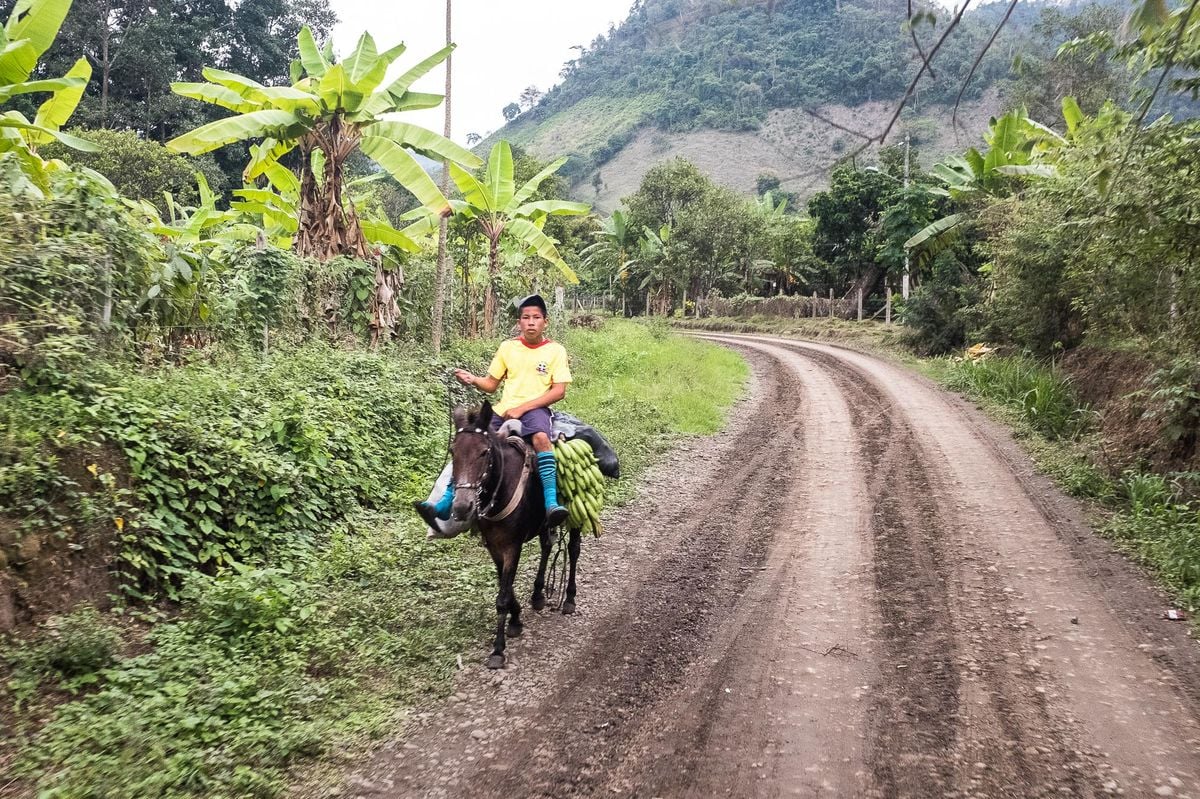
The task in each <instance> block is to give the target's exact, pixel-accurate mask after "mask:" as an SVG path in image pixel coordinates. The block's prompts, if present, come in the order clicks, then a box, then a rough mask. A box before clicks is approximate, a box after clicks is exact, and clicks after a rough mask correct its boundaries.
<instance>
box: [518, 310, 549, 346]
mask: <svg viewBox="0 0 1200 799" xmlns="http://www.w3.org/2000/svg"><path fill="white" fill-rule="evenodd" d="M519 324H520V327H521V335H522V336H523V337H524V339H525V340H526V341H528V342H529V343H530V344H536V343H538V342H539V341H541V340H542V334H543V333H545V331H546V317H545V316H543V315H542V309H541V308H534V307H529V308H522V309H521V319H520V322H519Z"/></svg>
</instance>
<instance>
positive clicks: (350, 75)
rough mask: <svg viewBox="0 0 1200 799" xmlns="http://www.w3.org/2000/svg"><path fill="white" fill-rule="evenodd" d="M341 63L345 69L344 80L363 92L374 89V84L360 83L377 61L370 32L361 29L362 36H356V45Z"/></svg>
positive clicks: (377, 56)
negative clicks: (363, 84)
mask: <svg viewBox="0 0 1200 799" xmlns="http://www.w3.org/2000/svg"><path fill="white" fill-rule="evenodd" d="M342 63H343V65H344V67H345V70H346V80H347V81H349V83H350V85H352V86H354V87H355V88H356V89H358V90H359V91H362V92H364V93H367V92H372V91H374V90H375V86H369V87H366V86H362V85H360V84H362V83H363V82H364V81H365V80H366V78H367V76H368V75H370V74H371V72H372V71H374V70H375V67H376V66H377V65H378V63H379V51H378V50H377V49H376V47H375V40H374V39H373V38H371V34H369V33H367V32H366V31H363V34H362V36H360V37H358V45H357V46H356V47H355V48H354V52H353V53H351V54H350V57H349V58H347V59H346V60H345V61H344V62H342ZM377 85H378V84H376V86H377Z"/></svg>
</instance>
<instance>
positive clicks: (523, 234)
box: [505, 219, 579, 283]
mask: <svg viewBox="0 0 1200 799" xmlns="http://www.w3.org/2000/svg"><path fill="white" fill-rule="evenodd" d="M505 232H507V233H508V234H509V235H510V236H512V237H513V238H514V239H516V240H517V241H518V242H520V243H521V244H523V245H524V246H526V247H529V248H531V249H532V250H534V251H535V252H536V253H537V254H538V255H540V256H541V257H542V258H545V259H546V260H547V261H549V262H550V263H552V264H554V265H555V266H557V267H558V269H559V271H561V272H562V273H563V276H564V277H565V278H566V279H567V281H568V282H570V283H578V282H579V277H578V275H576V274H575V271H574V270H573V269H571V267H570V266H569V265H568V264H567V262H566V261H564V260H563V259H562V256H561V255H559V254H558V248H557V247H555V246H554V242H553V241H552V240H551V239H550V237H549V236H547V235H546V234H545V233H543V232H542V231H541V230H539V229H538V226H537V225H535V224H533V223H532V222H530V221H529V220H528V219H514V220H512V221H511V222H509V223H508V225H507V227H505Z"/></svg>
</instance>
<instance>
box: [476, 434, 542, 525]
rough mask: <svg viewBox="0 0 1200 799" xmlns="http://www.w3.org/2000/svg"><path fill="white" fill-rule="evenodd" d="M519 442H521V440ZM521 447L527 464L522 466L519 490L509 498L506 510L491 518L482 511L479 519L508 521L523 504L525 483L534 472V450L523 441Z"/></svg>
mask: <svg viewBox="0 0 1200 799" xmlns="http://www.w3.org/2000/svg"><path fill="white" fill-rule="evenodd" d="M517 440H518V441H521V439H517ZM521 447H522V449H524V450H525V463H524V464H522V465H521V479H520V480H518V481H517V488H516V490H515V491H513V494H512V497H510V498H509V500H508V504H507V505H505V506H504V509H503V510H502V511H500V512H499V513H497V514H496V515H495V516H489V515H488V514H487V513H485V512H483V511H480V513H479V518H481V519H483V520H484V521H488V522H498V521H502V520H504V519H507V518H508V517H509V516H511V515H512V512H513V511H515V510H516V509H517V506H518V505H520V504H521V500H522V499H524V497H525V483H527V482H528V481H529V475H530V474H531V473H532V472H533V469H531V468H530V462H531V460H532V454H533V448H532V447H530V446H529V445H528V444H526V443H525V442H524V441H521ZM496 488H497V490H499V488H500V485H499V484H497V485H496ZM488 508H489V509H490V508H491V505H489V506H488Z"/></svg>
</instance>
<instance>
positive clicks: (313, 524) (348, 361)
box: [0, 262, 745, 797]
mask: <svg viewBox="0 0 1200 799" xmlns="http://www.w3.org/2000/svg"><path fill="white" fill-rule="evenodd" d="M296 264H297V265H298V264H299V262H296ZM558 335H559V337H560V338H562V339H564V340H565V341H566V343H567V346H568V347H569V348H570V351H571V352H572V355H573V360H574V364H573V366H574V369H575V371H576V373H577V383H576V385H575V387H574V388H573V389H572V393H571V396H570V397H569V399H568V401H567V403H566V406H567V407H569V409H570V410H572V411H574V412H575V413H577V414H579V415H581V416H583V417H584V418H587V419H588V420H589V421H592V422H593V423H595V424H596V425H597V426H598V427H599V428H600V429H602V430H605V432H607V433H609V434H610V438H611V440H612V443H613V444H614V446H615V447H616V448H617V449H618V451H619V452H620V453H621V454H622V459H623V463H622V466H623V472H624V473H625V474H626V475H627V478H626V479H631V478H632V479H636V475H637V474H638V473H639V472H640V471H641V470H642V469H643V468H644V467H645V466H646V465H647V464H648V463H649V462H650V461H651V460H652V459H653V457H654V456H655V454H656V453H658V452H660V451H661V450H662V449H663V448H664V447H665V446H667V444H668V443H669V442H670V441H672V440H673V439H674V438H676V437H677V436H679V435H682V434H699V433H706V432H711V431H713V430H715V429H716V428H717V426H718V425H719V424H720V423H721V419H722V413H721V410H722V408H724V407H725V406H727V405H728V404H729V403H730V402H731V401H732V399H733V398H734V397H735V396H736V395H737V393H738V392H739V391H740V386H741V383H742V380H743V379H744V376H745V366H744V364H742V363H741V362H740V360H739V359H738V358H736V356H734V355H732V354H731V353H728V352H726V351H723V350H719V349H716V348H713V347H709V346H707V345H702V344H700V343H697V342H679V341H677V340H675V339H674V338H673V337H671V336H668V335H667V333H666V331H665V330H663V329H659V328H653V327H644V326H636V325H632V324H628V325H626V326H622V327H614V326H609V327H607V328H605V329H604V330H602V331H598V332H591V331H583V330H562V332H561V334H558ZM231 343H232V342H231ZM277 347H278V348H277V349H276V350H275V351H274V352H273V353H272V354H271V355H270V356H268V357H263V356H262V355H261V354H259V353H255V352H252V351H246V350H244V349H239V348H229V347H227V346H224V345H222V346H217V347H210V348H209V349H208V350H207V351H206V352H205V353H204V355H203V356H202V357H195V358H193V359H192V362H191V363H190V364H188V365H186V366H171V365H164V366H161V367H157V368H153V369H149V370H147V369H145V368H144V367H139V366H138V365H137V364H135V363H120V362H115V363H113V362H110V363H108V364H106V365H104V366H103V367H98V368H94V369H86V370H83V371H76V372H74V373H73V375H72V378H73V381H78V382H76V383H73V385H72V387H71V388H70V389H64V390H59V391H55V392H47V391H44V390H41V389H40V388H39V387H37V386H29V387H28V388H25V389H18V390H15V391H12V392H9V393H7V394H6V395H4V396H3V398H2V401H0V415H2V417H3V420H4V423H5V429H8V430H13V431H20V435H19V437H18V438H17V439H16V440H13V439H10V440H9V441H7V442H6V445H5V450H4V452H3V459H2V461H0V463H2V465H3V472H4V475H5V480H4V481H3V482H0V486H3V488H4V494H3V495H2V496H3V500H4V502H3V504H4V507H5V509H6V514H7V513H10V512H13V511H15V510H16V507H15V505H16V503H18V502H23V501H27V500H28V499H29V498H38V499H41V500H44V502H43V503H42V504H41V505H40V506H39V507H37V508H33V509H30V510H28V511H26V512H24V513H22V515H21V517H20V518H21V519H22V525H21V529H20V531H19V532H20V535H21V537H22V538H29V537H41V538H43V539H44V540H47V541H48V542H49V541H50V540H53V537H54V531H56V530H74V531H75V534H74V535H73V536H71V537H70V538H69V539H68V542H69V543H70V544H73V545H76V546H78V547H80V548H82V547H84V546H86V547H92V548H97V549H103V548H111V550H112V551H113V556H114V557H115V564H116V566H117V568H118V573H117V579H118V581H119V582H118V585H117V586H115V587H117V588H123V589H125V592H126V593H127V595H129V596H131V597H132V598H135V599H153V598H154V596H169V597H172V598H173V599H174V600H176V602H175V603H172V604H170V605H167V606H162V605H157V604H150V605H147V604H144V603H142V602H134V603H128V602H124V601H118V603H117V606H116V607H117V608H118V609H122V608H123V609H124V614H125V616H126V617H128V620H127V621H125V622H121V621H119V618H120V617H112V616H107V617H102V616H97V615H96V614H95V613H94V612H93V611H91V610H87V609H83V610H80V611H76V612H75V613H72V614H69V615H66V616H63V617H59V618H56V619H52V620H51V621H50V622H49V623H48V624H47V625H46V626H45V627H43V628H42V631H41V632H40V633H39V634H38V635H36V636H33V637H32V638H31V639H30V641H29V643H27V644H26V645H25V646H23V647H10V649H9V650H8V652H9V655H8V657H7V660H8V665H9V670H10V672H9V675H8V682H7V688H5V689H4V690H3V694H4V698H5V707H3V708H0V713H2V714H3V715H4V717H5V718H6V720H7V721H8V722H9V723H10V724H11V725H12V726H11V730H12V734H11V735H12V737H10V738H9V739H8V740H7V742H6V748H5V749H0V758H4V759H5V760H7V761H8V762H10V763H11V764H12V765H11V773H12V774H13V776H19V777H21V778H22V779H28V780H30V781H31V782H32V783H33V784H36V786H37V788H38V790H39V791H45V792H46V794H45V795H49V796H106V797H119V796H128V797H138V796H146V795H156V796H189V795H196V796H217V795H231V796H244V795H275V794H277V793H278V792H279V791H280V790H281V789H282V788H283V787H285V786H286V770H287V768H288V767H289V766H290V765H292V764H294V763H296V762H297V761H298V759H302V758H305V757H311V756H313V755H317V754H319V753H321V752H324V751H327V750H329V749H330V748H331V747H335V746H338V745H339V744H341V743H345V742H348V741H351V740H353V739H354V738H355V737H357V736H360V735H363V734H365V733H369V732H371V731H373V730H382V729H384V728H385V725H386V724H388V723H389V722H392V721H394V719H395V716H396V713H397V712H399V711H400V710H401V709H402V708H403V707H405V706H407V705H409V704H411V703H414V702H416V701H418V700H420V699H421V698H422V697H426V696H428V695H429V693H430V692H435V693H436V692H437V691H439V690H442V689H443V688H444V687H445V686H446V685H447V680H448V677H449V676H450V675H451V674H452V673H453V671H454V668H455V663H456V657H457V656H459V655H462V656H464V657H468V658H469V657H471V652H472V650H473V648H474V646H475V643H476V642H477V641H478V639H479V637H480V635H481V633H482V631H484V630H485V629H486V623H485V619H486V617H487V616H488V615H489V607H490V605H489V601H488V600H489V597H490V596H491V591H492V590H493V587H494V586H493V580H494V576H493V574H492V572H493V569H492V566H491V563H490V561H488V559H487V558H486V555H485V553H484V552H483V551H482V550H480V549H479V547H478V546H477V545H475V542H474V541H473V540H471V539H470V538H469V537H464V538H463V539H461V540H458V541H454V542H449V543H447V542H439V543H436V544H431V543H427V542H426V541H425V540H424V537H423V535H424V534H423V531H422V530H421V529H420V527H419V524H418V521H417V519H416V517H415V516H414V515H411V514H408V513H405V512H403V509H404V508H406V507H407V504H408V503H409V502H410V501H411V500H413V499H414V498H418V497H420V496H423V495H424V493H425V491H426V490H427V487H428V482H429V480H430V479H431V476H432V473H433V472H434V471H436V469H437V468H438V465H439V464H440V463H441V460H442V458H443V457H444V447H445V432H446V430H445V424H446V421H445V420H446V407H445V403H446V394H445V389H444V387H443V382H442V380H443V378H444V374H445V370H446V368H447V366H448V365H449V364H451V363H467V364H471V365H472V366H479V365H481V364H482V363H484V362H485V360H486V358H487V357H489V354H490V349H491V345H490V343H489V342H486V341H479V342H475V343H473V344H469V345H466V346H464V347H463V348H460V349H458V350H456V351H455V352H453V353H448V357H447V359H446V360H443V361H438V360H431V359H429V358H428V356H427V355H424V354H422V352H421V350H419V349H418V350H417V351H415V352H413V351H411V350H410V351H409V352H408V353H405V352H403V351H402V350H400V349H388V350H385V351H381V352H377V353H372V352H365V351H356V350H346V349H344V348H342V347H339V346H333V345H331V344H328V343H320V342H315V341H308V342H305V343H296V344H288V343H280V344H279V345H277ZM685 365H686V368H688V369H689V370H691V371H692V372H693V373H694V374H696V375H697V376H698V377H699V378H700V379H701V384H700V385H701V386H702V390H700V391H697V390H694V389H693V388H691V387H688V386H684V385H681V384H680V383H678V382H677V381H665V380H664V381H654V385H655V389H654V391H653V392H651V393H649V394H647V392H646V391H645V390H644V386H645V380H646V379H647V375H653V374H660V373H666V372H676V371H678V370H680V369H681V368H684V366H685ZM462 399H465V397H463V398H462ZM63 430H67V431H70V432H69V433H68V434H67V435H60V431H63ZM114 450H115V451H117V452H119V453H120V455H119V456H117V457H112V453H113V452H114ZM106 453H107V457H106ZM77 461H78V462H82V463H87V464H89V468H88V469H82V470H74V469H72V468H70V467H69V464H71V463H72V462H77ZM97 462H98V463H99V464H100V465H99V467H97V466H96V463H97ZM12 481H15V482H12ZM627 485H628V484H627V483H623V484H622V487H621V493H627V492H628V490H629V489H628V487H627ZM6 518H8V519H12V518H14V517H11V516H7V515H6ZM46 546H51V545H50V544H49V543H47V544H46ZM156 607H161V608H163V609H164V610H165V611H167V612H168V615H169V617H170V620H169V621H164V622H161V623H158V624H156V625H154V626H153V627H151V628H149V629H148V630H147V628H146V627H145V626H144V621H145V620H149V619H153V618H154V616H155V613H156V611H155V610H154V609H155V608H156ZM135 619H142V620H143V621H142V622H135ZM117 631H120V633H121V635H118V634H117ZM122 636H123V637H124V639H125V641H126V643H122ZM73 697H76V698H73ZM7 770H9V769H6V771H7Z"/></svg>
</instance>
